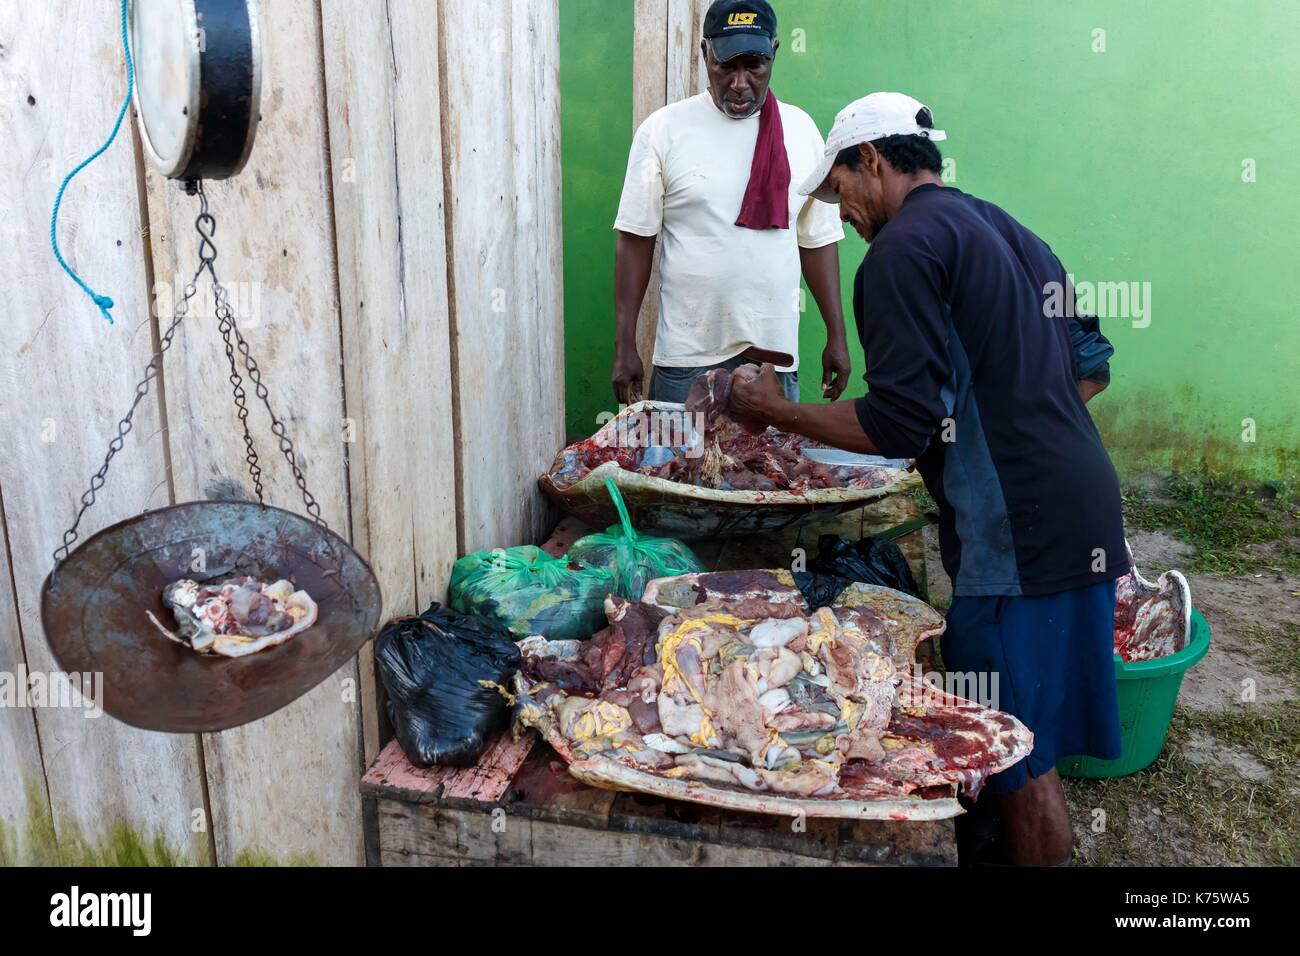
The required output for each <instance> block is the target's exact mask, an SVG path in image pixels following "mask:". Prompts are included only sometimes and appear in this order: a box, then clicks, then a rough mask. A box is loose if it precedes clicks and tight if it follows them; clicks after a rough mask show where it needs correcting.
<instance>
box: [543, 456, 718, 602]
mask: <svg viewBox="0 0 1300 956" xmlns="http://www.w3.org/2000/svg"><path fill="white" fill-rule="evenodd" d="M605 487H606V488H608V489H609V496H610V498H611V499H613V501H614V507H615V508H617V509H618V518H619V521H620V522H621V525H617V524H616V525H614V526H613V527H611V528H608V529H606V530H605V531H604V532H598V533H596V534H589V535H587V536H586V537H585V538H579V539H578V540H577V541H575V542H574V544H573V547H571V548H570V549H569V558H570V560H572V561H577V562H578V563H579V564H581V565H582V566H583V567H587V568H603V569H604V570H607V571H608V572H609V573H610V574H611V575H613V578H614V584H613V589H614V593H615V594H617V595H619V596H620V597H625V598H627V599H628V600H631V601H639V600H641V595H642V594H643V593H644V592H645V586H646V585H647V584H649V583H650V582H651V581H653V580H654V579H655V578H670V577H676V576H677V575H679V574H690V573H692V572H695V571H703V570H705V568H704V565H702V564H700V559H699V558H697V557H696V556H695V553H694V552H693V551H691V549H690V548H688V547H686V545H684V544H682V543H681V542H680V541H678V540H677V539H676V538H652V537H650V536H649V535H641V534H637V532H636V530H635V529H634V528H633V527H632V520H631V519H630V518H629V517H628V514H627V506H626V505H624V504H623V496H622V495H621V494H619V491H618V486H617V485H616V484H614V482H613V481H612V480H611V479H609V478H606V479H605Z"/></svg>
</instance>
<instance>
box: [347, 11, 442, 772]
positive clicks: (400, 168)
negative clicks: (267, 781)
mask: <svg viewBox="0 0 1300 956" xmlns="http://www.w3.org/2000/svg"><path fill="white" fill-rule="evenodd" d="M322 14H323V22H324V27H325V79H326V85H327V88H328V93H329V130H330V155H331V158H332V163H331V165H332V168H333V173H334V183H333V186H334V214H335V227H336V231H337V234H338V236H337V242H338V264H339V289H340V308H341V318H342V330H343V364H344V367H345V368H346V369H347V370H348V374H347V376H346V381H345V383H344V384H345V390H346V405H347V410H348V416H347V417H348V425H347V431H348V434H347V436H346V437H348V438H349V439H350V441H349V443H348V446H347V447H348V449H349V455H348V461H349V469H348V471H349V477H350V479H351V494H352V532H353V542H354V544H355V545H356V546H357V547H358V548H359V549H361V550H362V551H363V552H364V553H367V554H369V555H370V556H371V562H372V566H373V567H374V569H375V573H376V574H377V575H378V576H379V581H380V585H381V586H382V587H383V589H384V595H385V598H386V600H387V602H388V606H389V607H390V608H392V609H394V612H396V611H398V610H400V611H402V612H403V613H409V612H414V611H419V610H423V609H424V608H425V607H426V606H427V605H428V604H429V602H430V601H433V600H439V601H441V600H443V589H444V587H445V583H446V581H447V578H448V576H449V575H450V573H451V565H452V562H453V561H455V559H456V494H455V483H454V480H453V478H454V462H455V459H456V451H455V442H454V434H453V415H452V405H451V389H450V383H451V377H452V376H451V354H450V349H449V347H448V337H449V330H448V308H447V269H446V266H445V262H446V259H447V241H446V223H445V220H444V218H443V213H442V202H443V182H442V136H441V129H440V127H439V124H438V123H435V122H430V115H431V112H432V111H436V109H437V107H438V104H439V102H440V95H439V75H438V74H439V70H438V58H437V56H436V52H437V49H438V18H437V17H433V16H429V14H428V9H427V5H426V4H425V3H423V2H422V0H389V2H388V3H387V4H370V5H365V6H358V5H357V4H355V3H353V2H351V0H325V2H324V4H323V5H322ZM373 62H379V63H384V64H391V69H386V70H385V69H373V68H371V65H370V64H371V63H373ZM393 396H404V401H405V407H404V409H403V413H402V414H400V415H397V414H393V407H392V402H393ZM359 663H360V669H361V685H362V687H363V688H365V689H366V690H367V694H366V699H368V700H369V699H374V698H373V694H372V691H373V688H374V687H375V677H374V661H373V653H372V649H371V648H369V647H367V648H365V649H364V650H363V652H362V654H361V656H360V661H359ZM363 717H364V731H365V734H364V737H365V758H366V761H367V763H369V762H370V761H371V760H373V759H374V758H375V757H376V756H377V755H378V753H379V747H380V720H379V719H378V715H377V714H376V713H375V712H374V709H373V708H370V709H367V710H365V711H364V713H363Z"/></svg>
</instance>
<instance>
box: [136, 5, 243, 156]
mask: <svg viewBox="0 0 1300 956" xmlns="http://www.w3.org/2000/svg"><path fill="white" fill-rule="evenodd" d="M127 18H128V27H129V30H130V43H131V55H132V57H134V59H135V69H136V89H135V105H136V113H137V115H138V118H139V128H140V140H141V142H142V143H143V146H144V152H145V155H146V156H148V157H149V162H150V163H151V164H152V165H153V166H154V167H155V168H156V169H157V170H158V171H159V172H160V173H162V174H163V175H164V176H167V177H168V178H170V179H182V180H194V179H226V178H228V177H230V176H234V175H236V174H237V173H238V172H239V171H240V170H241V169H243V168H244V164H245V163H247V162H248V156H249V153H251V152H252V149H253V139H254V137H255V136H256V134H257V124H258V121H259V119H260V116H259V109H260V106H261V99H262V54H261V35H260V31H259V23H258V12H257V0H131V2H130V4H129V7H128V11H127Z"/></svg>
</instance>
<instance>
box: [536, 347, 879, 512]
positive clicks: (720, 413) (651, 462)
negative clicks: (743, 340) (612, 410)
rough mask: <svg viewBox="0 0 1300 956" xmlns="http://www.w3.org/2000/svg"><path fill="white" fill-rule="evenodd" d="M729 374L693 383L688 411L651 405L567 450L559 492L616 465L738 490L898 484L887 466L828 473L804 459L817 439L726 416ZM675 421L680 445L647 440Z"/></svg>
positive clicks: (556, 475)
mask: <svg viewBox="0 0 1300 956" xmlns="http://www.w3.org/2000/svg"><path fill="white" fill-rule="evenodd" d="M730 397H731V373H729V372H727V371H726V370H725V369H715V370H713V371H711V372H706V373H704V374H702V375H700V376H699V377H698V378H696V380H695V381H694V382H693V383H692V384H691V388H690V392H689V393H688V396H687V400H686V404H685V407H684V411H682V412H678V411H667V410H656V409H654V408H650V407H647V408H645V409H642V410H641V411H639V412H637V413H636V414H634V415H631V416H629V417H628V418H627V419H626V420H624V421H620V423H619V424H620V430H619V431H618V432H617V433H615V434H614V435H612V436H608V435H604V434H602V433H598V434H597V435H595V436H592V437H591V438H588V439H585V440H583V441H581V442H578V443H576V444H574V445H570V446H569V447H568V448H566V449H565V450H564V451H563V452H562V453H561V456H560V459H559V460H558V461H557V466H558V467H555V468H553V469H552V476H551V477H552V479H553V480H554V481H555V483H556V484H557V486H561V487H564V486H567V485H571V484H573V483H574V482H576V481H578V480H580V479H581V478H582V477H583V476H585V475H586V474H587V473H588V472H590V471H591V470H592V469H593V468H597V467H599V466H600V465H603V464H605V463H606V462H610V461H614V462H617V463H618V467H619V468H622V469H624V470H625V471H636V472H640V473H641V474H644V475H653V476H655V477H657V478H663V479H665V480H667V481H674V482H679V483H682V484H688V485H699V486H702V487H705V488H716V489H721V490H735V491H791V492H795V493H798V494H802V493H804V492H807V491H810V490H813V489H817V488H854V489H871V488H880V487H883V486H885V485H889V484H892V483H894V482H895V481H897V480H898V471H897V470H895V469H889V468H862V467H836V468H828V467H826V466H825V465H820V464H817V463H816V462H814V461H812V460H811V459H809V458H806V457H804V456H803V455H802V454H800V450H801V449H802V448H805V447H808V448H816V447H821V446H820V445H819V444H818V443H817V442H814V441H812V440H811V439H807V438H803V437H801V436H799V435H791V434H787V433H785V432H779V431H777V430H776V429H774V428H767V429H763V430H761V431H758V432H750V431H747V430H746V429H745V428H744V427H742V426H741V424H740V423H738V422H737V421H735V419H733V418H732V417H731V416H730V415H729V414H728V411H727V403H728V401H729V400H730ZM656 416H659V417H660V418H665V417H671V416H677V421H678V423H679V424H680V425H681V427H679V428H677V429H675V430H673V431H675V432H676V433H678V434H677V435H676V437H677V439H678V440H677V441H675V442H674V443H672V444H662V443H655V442H652V441H651V440H650V438H649V437H647V436H661V435H662V433H663V432H664V431H665V430H666V429H665V428H664V427H663V426H662V424H661V423H659V422H658V421H657V419H656Z"/></svg>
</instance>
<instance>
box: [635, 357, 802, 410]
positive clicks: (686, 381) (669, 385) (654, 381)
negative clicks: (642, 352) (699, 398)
mask: <svg viewBox="0 0 1300 956" xmlns="http://www.w3.org/2000/svg"><path fill="white" fill-rule="evenodd" d="M746 364H748V363H747V362H746V360H745V359H743V358H741V357H740V356H739V355H737V356H736V357H735V358H732V359H727V361H725V362H719V363H718V364H717V365H701V366H698V367H689V368H672V367H669V366H665V365H656V366H655V367H654V373H653V374H652V375H651V376H650V394H649V396H648V398H649V399H650V400H651V401H652V402H684V401H686V393H687V392H689V391H690V390H691V382H693V381H695V379H696V378H698V377H699V376H700V375H702V374H704V373H705V372H711V371H713V370H714V369H715V368H725V369H726V370H727V371H728V372H734V371H735V370H736V369H738V368H740V366H742V365H746ZM776 377H777V379H778V380H779V381H780V382H781V390H782V391H784V392H785V397H786V398H788V399H789V400H790V401H792V402H797V401H799V373H798V372H777V373H776Z"/></svg>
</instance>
